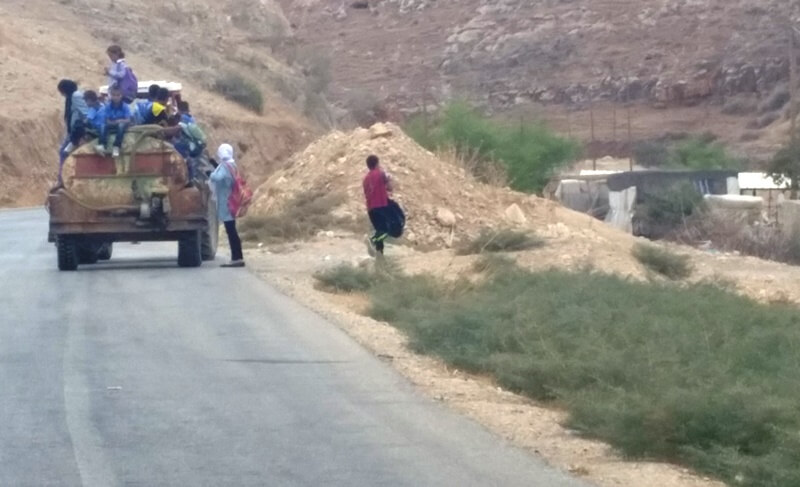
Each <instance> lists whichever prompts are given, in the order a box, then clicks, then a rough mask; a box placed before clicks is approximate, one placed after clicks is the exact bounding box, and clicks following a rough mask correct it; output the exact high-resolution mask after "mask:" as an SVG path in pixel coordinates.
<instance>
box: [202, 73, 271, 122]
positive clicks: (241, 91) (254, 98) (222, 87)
mask: <svg viewBox="0 0 800 487" xmlns="http://www.w3.org/2000/svg"><path fill="white" fill-rule="evenodd" d="M214 91H216V92H217V93H219V94H221V95H222V96H224V97H225V98H227V99H229V100H231V101H234V102H236V103H238V104H240V105H242V106H243V107H245V108H248V109H250V110H252V111H254V112H256V113H262V112H263V111H264V95H263V94H262V93H261V90H260V89H259V88H258V86H257V85H256V84H255V83H253V82H252V81H250V80H247V79H245V78H243V77H242V76H240V75H238V74H229V75H226V76H224V77H221V78H219V79H217V81H216V82H215V83H214Z"/></svg>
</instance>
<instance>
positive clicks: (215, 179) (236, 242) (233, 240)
mask: <svg viewBox="0 0 800 487" xmlns="http://www.w3.org/2000/svg"><path fill="white" fill-rule="evenodd" d="M217 161H218V162H219V165H218V166H217V168H216V169H214V172H213V173H211V184H212V185H214V194H216V196H217V215H218V216H219V220H220V221H221V222H223V224H224V225H225V232H226V233H227V234H228V242H229V243H230V246H231V261H230V262H229V263H227V264H223V266H222V267H244V255H243V254H242V241H241V239H240V238H239V232H238V231H236V215H233V214H231V211H230V210H229V209H228V198H229V197H230V195H231V190H232V189H233V183H234V179H235V174H236V172H237V171H238V170H239V169H238V167H237V166H236V161H235V160H234V158H233V147H231V145H230V144H222V145H221V146H219V149H218V150H217Z"/></svg>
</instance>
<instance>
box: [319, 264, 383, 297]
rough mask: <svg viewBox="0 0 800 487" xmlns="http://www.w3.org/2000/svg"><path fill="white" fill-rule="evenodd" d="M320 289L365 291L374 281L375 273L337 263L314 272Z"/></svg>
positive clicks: (349, 291) (347, 291) (346, 291)
mask: <svg viewBox="0 0 800 487" xmlns="http://www.w3.org/2000/svg"><path fill="white" fill-rule="evenodd" d="M314 279H316V280H317V282H319V284H320V286H321V287H322V289H325V290H327V291H334V292H345V293H351V292H356V291H360V292H363V291H366V290H368V289H369V288H371V287H372V285H373V284H374V283H375V274H374V273H373V272H370V271H368V270H367V269H362V268H359V267H355V266H352V265H350V264H339V265H337V266H336V267H331V268H330V269H325V270H322V271H319V272H317V273H315V274H314Z"/></svg>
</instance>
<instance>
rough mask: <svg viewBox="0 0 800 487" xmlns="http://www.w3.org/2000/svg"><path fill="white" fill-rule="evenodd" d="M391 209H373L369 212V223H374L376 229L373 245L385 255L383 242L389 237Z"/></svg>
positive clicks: (386, 207)
mask: <svg viewBox="0 0 800 487" xmlns="http://www.w3.org/2000/svg"><path fill="white" fill-rule="evenodd" d="M388 213H389V207H388V206H384V207H381V208H373V209H371V210H369V212H368V214H369V221H370V222H372V227H373V228H374V229H375V235H373V236H372V243H373V244H375V250H377V251H378V252H379V253H381V254H382V253H383V247H384V245H383V242H384V241H385V240H386V238H387V237H388V236H389V214H388Z"/></svg>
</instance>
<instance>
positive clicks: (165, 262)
mask: <svg viewBox="0 0 800 487" xmlns="http://www.w3.org/2000/svg"><path fill="white" fill-rule="evenodd" d="M203 267H205V268H207V269H210V268H213V267H217V266H216V265H214V262H208V263H204V265H203V266H201V267H198V268H196V269H202V268H203ZM153 269H175V270H180V271H187V270H191V269H184V268H181V267H178V261H177V260H176V259H175V258H174V257H163V258H157V257H156V258H144V259H143V258H134V257H131V258H129V259H125V258H121V259H116V258H115V259H113V260H110V261H108V262H98V263H97V264H83V265H81V266H80V267H78V272H103V271H119V270H126V271H131V270H153Z"/></svg>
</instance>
